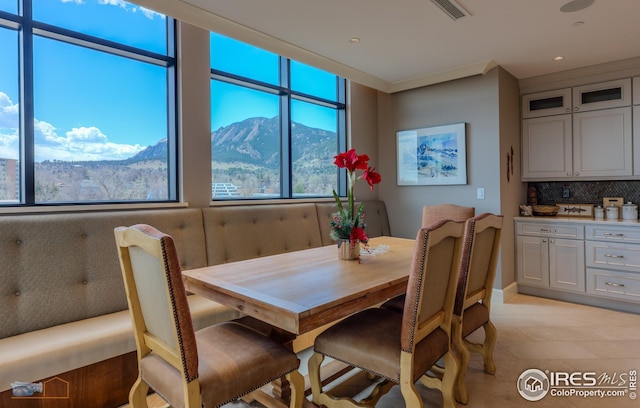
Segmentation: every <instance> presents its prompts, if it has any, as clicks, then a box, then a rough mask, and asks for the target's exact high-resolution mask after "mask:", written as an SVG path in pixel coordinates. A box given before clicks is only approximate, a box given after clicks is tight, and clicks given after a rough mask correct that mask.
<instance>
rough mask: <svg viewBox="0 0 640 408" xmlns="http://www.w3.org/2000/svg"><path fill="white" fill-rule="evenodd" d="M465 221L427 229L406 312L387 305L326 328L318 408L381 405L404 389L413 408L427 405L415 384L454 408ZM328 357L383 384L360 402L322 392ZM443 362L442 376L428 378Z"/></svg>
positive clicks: (319, 350) (316, 372)
mask: <svg viewBox="0 0 640 408" xmlns="http://www.w3.org/2000/svg"><path fill="white" fill-rule="evenodd" d="M463 232H464V223H462V222H454V221H443V222H441V223H439V224H435V225H432V226H431V227H429V228H423V229H420V231H419V232H418V234H417V237H416V245H415V251H414V254H413V258H412V263H411V269H410V271H409V280H408V284H407V298H406V299H407V300H406V305H405V308H404V313H403V314H400V313H396V312H394V311H391V310H387V309H381V308H371V309H366V310H363V311H361V312H358V313H356V314H353V315H351V316H349V317H347V318H346V319H344V320H342V321H340V322H339V323H337V324H335V325H333V326H331V327H330V328H328V329H326V330H325V331H323V332H322V333H321V334H320V335H318V337H316V339H315V342H314V352H313V355H312V356H311V357H310V359H309V380H310V383H311V390H312V399H313V402H314V403H315V404H316V405H319V406H320V405H324V406H326V407H328V408H334V407H349V406H350V407H362V406H375V405H376V403H377V402H378V401H379V399H380V398H381V397H382V396H383V395H384V394H385V393H386V392H388V391H389V390H390V389H391V388H392V387H393V386H395V385H397V384H399V385H400V392H401V394H402V396H403V398H404V401H405V403H406V406H407V407H411V408H415V407H422V406H423V405H422V399H421V397H420V394H419V393H418V391H417V389H416V387H415V383H416V382H417V381H418V380H419V381H420V382H421V383H422V384H423V385H425V386H427V387H429V388H436V389H439V390H441V392H442V395H443V400H444V406H445V407H447V408H452V407H455V401H454V383H455V379H456V377H457V369H458V363H457V358H456V357H455V354H454V353H453V350H452V349H451V347H450V344H451V339H450V336H451V319H452V315H453V305H454V300H455V291H456V279H457V273H458V270H459V267H460V255H461V250H462V241H463ZM325 356H327V357H330V358H333V359H335V360H339V361H342V362H343V363H346V364H348V365H350V366H353V367H358V368H360V369H362V370H364V371H366V372H368V373H369V374H373V375H376V376H379V377H380V378H382V379H384V380H383V381H382V382H381V384H379V386H377V387H376V388H375V389H374V391H373V392H372V394H371V395H370V396H369V397H368V398H365V399H363V400H361V401H355V400H353V399H351V398H345V397H337V396H334V395H332V394H331V390H327V391H325V390H323V385H322V383H321V380H320V378H321V376H320V369H321V363H322V361H323V360H324V358H325ZM440 359H443V361H444V367H445V370H444V375H443V377H442V378H438V377H435V376H433V377H432V376H430V375H427V374H425V373H427V371H428V370H429V368H430V367H432V366H433V365H434V364H435V363H436V361H438V360H440Z"/></svg>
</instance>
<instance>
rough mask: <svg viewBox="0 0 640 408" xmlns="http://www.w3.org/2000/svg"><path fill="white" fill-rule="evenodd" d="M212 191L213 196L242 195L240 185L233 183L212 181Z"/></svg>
mask: <svg viewBox="0 0 640 408" xmlns="http://www.w3.org/2000/svg"><path fill="white" fill-rule="evenodd" d="M211 191H212V192H213V198H216V197H217V198H221V197H237V196H239V195H240V193H238V187H237V186H235V185H234V184H233V183H212V184H211Z"/></svg>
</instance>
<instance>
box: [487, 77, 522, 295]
mask: <svg viewBox="0 0 640 408" xmlns="http://www.w3.org/2000/svg"><path fill="white" fill-rule="evenodd" d="M499 73H500V90H499V101H500V103H499V112H500V113H499V115H500V119H499V120H500V202H501V205H500V209H501V211H500V213H501V214H502V215H504V224H503V226H502V247H501V253H500V256H501V260H500V262H501V265H502V273H501V274H500V275H497V276H496V282H495V287H497V288H505V287H507V286H508V285H509V284H511V283H513V282H515V280H516V269H515V268H516V259H515V253H516V247H515V238H514V237H515V233H514V225H513V217H516V216H518V215H519V211H520V210H519V208H520V204H522V203H526V185H527V184H526V183H522V182H521V181H520V168H521V167H520V162H521V161H520V157H521V155H520V140H521V138H520V96H519V89H520V87H519V85H518V80H517V79H516V78H514V77H513V76H512V75H511V74H509V73H508V72H506V71H504V70H503V69H500V71H499ZM512 151H513V156H510V157H512V160H513V162H512V163H511V164H510V163H509V162H508V160H507V155H511V152H512ZM509 164H510V165H509ZM507 172H508V175H507Z"/></svg>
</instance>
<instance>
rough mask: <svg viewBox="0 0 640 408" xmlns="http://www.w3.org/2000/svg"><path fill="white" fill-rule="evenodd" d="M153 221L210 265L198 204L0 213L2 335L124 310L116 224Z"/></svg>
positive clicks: (196, 260) (191, 264)
mask: <svg viewBox="0 0 640 408" xmlns="http://www.w3.org/2000/svg"><path fill="white" fill-rule="evenodd" d="M138 223H145V224H151V225H153V226H155V227H156V228H158V229H160V230H161V231H163V232H166V233H167V234H170V235H172V236H173V237H174V239H175V241H176V246H177V248H178V252H179V254H180V261H181V263H182V265H183V268H184V269H193V268H197V267H202V266H205V265H206V251H205V241H204V229H203V225H202V213H201V211H200V209H199V208H194V209H171V210H143V211H113V212H100V213H95V212H92V213H73V214H56V215H55V216H52V215H50V214H49V215H45V214H38V215H19V216H15V215H13V216H11V215H7V216H0V310H1V311H2V318H1V319H0V339H2V338H5V337H9V336H15V335H18V334H22V333H27V332H31V331H35V330H40V329H44V328H47V327H52V326H56V325H59V324H65V323H69V322H74V321H78V320H84V319H88V318H91V317H95V316H101V315H105V314H109V313H114V312H118V311H122V310H126V309H127V300H126V296H125V292H124V284H123V282H122V272H121V271H120V263H119V261H118V253H117V251H116V244H115V238H114V235H113V229H114V228H115V227H117V226H121V225H131V224H138Z"/></svg>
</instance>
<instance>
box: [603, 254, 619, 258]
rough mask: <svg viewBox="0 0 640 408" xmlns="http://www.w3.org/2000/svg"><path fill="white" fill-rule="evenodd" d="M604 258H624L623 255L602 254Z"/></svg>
mask: <svg viewBox="0 0 640 408" xmlns="http://www.w3.org/2000/svg"><path fill="white" fill-rule="evenodd" d="M604 256H606V257H607V258H624V255H611V254H604Z"/></svg>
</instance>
